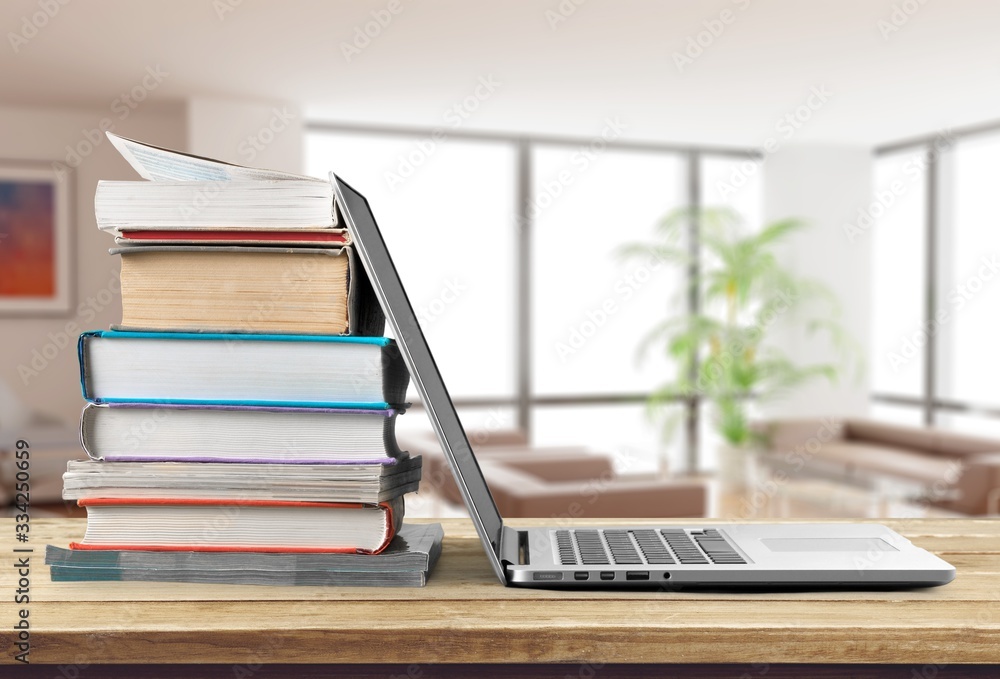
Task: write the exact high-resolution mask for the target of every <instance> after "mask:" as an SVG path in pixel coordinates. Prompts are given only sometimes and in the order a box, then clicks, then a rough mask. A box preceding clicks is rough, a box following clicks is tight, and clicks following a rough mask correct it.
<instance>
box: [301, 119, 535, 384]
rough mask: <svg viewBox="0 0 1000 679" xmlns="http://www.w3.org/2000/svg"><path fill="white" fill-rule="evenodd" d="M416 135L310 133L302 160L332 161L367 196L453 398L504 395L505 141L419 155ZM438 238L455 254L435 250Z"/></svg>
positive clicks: (508, 331)
mask: <svg viewBox="0 0 1000 679" xmlns="http://www.w3.org/2000/svg"><path fill="white" fill-rule="evenodd" d="M424 141H425V140H422V139H421V138H420V137H407V136H401V135H398V136H386V135H367V134H366V135H359V134H356V133H350V134H348V133H326V132H324V133H313V134H311V135H310V137H309V143H308V145H307V158H306V167H307V168H308V172H309V173H310V174H312V175H314V176H320V177H325V176H326V175H327V173H328V172H329V171H330V170H331V169H335V170H336V172H337V173H338V174H339V175H340V176H341V177H343V178H344V180H345V181H347V182H348V183H350V184H351V185H352V186H354V187H355V188H357V189H358V191H360V192H361V193H362V194H364V195H365V197H366V198H368V199H369V201H371V205H372V210H373V211H374V213H375V217H376V219H377V220H378V223H379V227H380V229H381V230H382V233H383V235H384V237H385V240H386V243H387V244H388V246H389V250H390V251H391V252H392V255H393V259H394V261H395V264H396V267H397V268H398V269H399V275H400V277H401V278H402V279H403V280H404V281H405V282H406V291H407V294H408V295H409V296H410V301H411V302H412V303H413V306H414V309H415V310H416V312H417V315H418V317H419V319H420V327H421V328H422V329H423V331H424V334H425V335H426V336H427V342H428V344H429V345H430V347H431V350H432V351H433V352H434V358H435V360H436V361H437V363H438V367H439V368H440V369H441V373H442V375H443V376H444V379H445V382H446V383H447V385H448V389H449V391H450V392H451V395H452V397H453V398H458V399H461V398H464V397H472V398H482V397H502V398H507V399H512V398H514V396H515V387H514V383H515V376H516V375H517V371H516V367H515V351H514V349H515V347H516V331H515V306H514V300H515V275H516V270H515V268H514V255H515V239H516V221H515V220H514V208H515V198H514V179H515V174H514V161H515V156H514V148H513V146H512V145H511V144H505V143H491V142H478V141H476V142H472V141H466V140H457V139H446V140H444V141H437V142H435V145H434V148H433V153H431V154H427V153H426V152H424V151H423V150H422V144H423V143H424ZM423 148H427V147H426V146H424V147H423ZM421 159H422V160H421ZM416 160H420V161H421V162H420V164H419V165H417V166H414V162H413V161H416ZM410 168H412V169H410ZM443 240H447V241H448V242H449V243H450V244H451V245H450V247H451V248H453V249H454V250H455V251H457V252H460V253H461V255H462V256H460V257H449V258H442V257H439V256H436V255H435V251H436V250H437V248H438V247H439V244H440V243H441V242H442V241H443ZM483 356H488V357H489V360H482V357H483ZM409 397H410V398H411V399H415V398H417V395H416V393H415V391H413V390H412V387H411V393H410V396H409Z"/></svg>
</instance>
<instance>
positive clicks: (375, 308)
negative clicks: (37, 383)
mask: <svg viewBox="0 0 1000 679" xmlns="http://www.w3.org/2000/svg"><path fill="white" fill-rule="evenodd" d="M109 137H110V139H111V141H112V143H113V144H114V145H115V147H116V148H117V149H118V150H119V151H120V152H121V153H122V155H123V156H124V157H125V158H126V160H128V161H129V162H130V163H131V164H132V166H133V167H134V168H135V169H136V170H137V171H138V172H139V174H140V175H141V176H142V177H143V178H144V179H145V180H146V181H134V182H101V183H100V184H99V186H98V190H97V195H96V198H95V211H96V214H97V222H98V226H99V227H100V228H102V229H104V230H107V231H110V232H112V233H113V234H114V236H115V241H116V244H117V246H118V247H117V248H115V249H113V250H112V251H111V252H112V253H113V254H116V255H118V256H120V258H121V288H122V292H121V295H122V323H121V324H120V325H118V326H114V327H113V328H112V329H111V330H107V331H93V332H86V333H83V334H82V335H81V336H80V342H79V357H80V378H81V384H82V388H83V396H84V398H85V399H86V400H87V402H88V403H87V405H86V407H85V408H84V411H83V415H82V417H81V429H80V434H81V441H82V444H83V447H84V449H85V450H86V452H87V454H88V456H89V457H90V459H89V460H85V461H79V462H72V463H70V465H69V467H68V469H67V471H66V474H65V475H64V487H63V497H64V498H65V499H69V500H76V501H77V502H78V504H79V505H80V506H82V507H85V508H86V509H87V531H86V535H85V536H84V538H83V539H82V540H81V541H80V542H76V543H72V544H71V545H70V549H69V550H63V549H59V548H56V547H50V549H49V550H48V553H47V561H48V562H49V563H50V565H51V566H52V570H51V572H52V577H53V579H56V580H95V579H98V580H108V579H111V580H157V579H159V580H168V581H185V580H186V581H194V582H234V583H251V584H256V583H268V582H273V583H274V584H300V583H310V584H314V583H319V582H322V583H328V584H379V583H381V584H387V585H401V584H410V585H412V584H423V582H424V581H425V580H426V576H427V572H428V571H429V569H430V567H431V566H432V565H433V561H434V559H435V558H436V557H437V554H438V553H439V552H440V542H441V530H440V526H431V527H426V526H412V527H403V525H402V521H403V514H404V499H403V496H404V494H405V493H408V492H411V491H416V490H417V487H418V484H419V481H420V473H421V460H420V458H419V457H410V456H408V455H407V453H406V452H404V451H401V450H399V447H398V445H397V444H396V439H395V432H394V425H395V420H396V417H397V415H398V414H399V412H400V410H399V409H400V408H401V404H402V403H403V401H404V400H405V394H406V387H407V383H408V381H409V375H408V373H407V371H406V368H405V366H404V364H403V362H402V358H401V356H400V354H399V352H398V350H397V348H396V346H395V343H394V342H393V341H392V340H390V339H387V338H385V337H381V334H382V333H383V332H384V327H385V319H384V317H383V315H382V311H381V309H380V308H379V305H378V303H377V301H376V300H375V298H374V295H373V294H372V290H371V286H370V284H369V282H368V280H367V278H366V276H365V275H364V271H363V270H362V268H361V267H360V265H359V263H358V262H357V260H356V258H355V255H354V253H353V251H352V248H351V245H350V242H349V237H348V235H347V234H346V232H345V231H344V230H343V229H342V228H339V226H338V225H339V222H340V220H339V219H338V214H337V207H336V205H335V201H334V198H333V191H332V186H331V185H330V184H329V183H327V182H324V181H321V180H318V179H312V178H307V177H299V176H296V175H289V174H285V173H279V172H272V171H266V170H257V169H252V168H245V167H241V166H236V165H229V164H226V163H221V162H218V161H213V160H209V159H205V158H198V157H195V156H189V155H186V154H181V153H177V152H173V151H168V150H166V149H160V148H157V147H153V146H149V145H146V144H141V143H139V142H135V141H133V140H129V139H125V138H122V137H118V136H115V135H110V134H109ZM397 536H400V537H397ZM394 538H395V540H394ZM95 552H99V554H94V553H95ZM180 553H183V554H180ZM306 555H308V557H307V556H306ZM374 555H379V556H378V557H375V556H374Z"/></svg>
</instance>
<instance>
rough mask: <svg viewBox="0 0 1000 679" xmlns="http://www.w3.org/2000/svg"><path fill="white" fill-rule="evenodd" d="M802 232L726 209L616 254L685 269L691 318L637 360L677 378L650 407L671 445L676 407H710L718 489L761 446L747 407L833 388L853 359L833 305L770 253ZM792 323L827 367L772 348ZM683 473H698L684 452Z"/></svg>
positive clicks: (667, 329)
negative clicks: (692, 242) (694, 248)
mask: <svg viewBox="0 0 1000 679" xmlns="http://www.w3.org/2000/svg"><path fill="white" fill-rule="evenodd" d="M692 224H693V225H694V226H695V228H696V233H697V236H698V242H699V243H700V248H699V253H698V255H697V256H692V254H691V249H690V247H689V244H688V243H685V242H684V241H685V238H684V236H685V234H688V233H690V226H691V225H692ZM803 228H805V224H804V223H803V222H801V221H799V220H796V219H787V220H782V221H778V222H774V223H772V224H768V225H766V226H764V227H763V228H762V229H760V230H759V231H751V230H750V229H748V228H747V226H746V224H745V223H744V220H743V219H742V218H741V217H740V215H739V214H738V213H737V212H735V211H733V210H730V209H727V208H706V209H702V210H699V211H693V210H690V209H680V210H676V211H674V212H671V213H670V214H668V215H667V216H666V217H665V218H664V219H663V220H661V222H660V223H659V224H658V225H657V228H656V236H655V239H654V240H653V241H651V242H647V243H632V244H628V245H626V246H624V247H623V248H622V249H621V251H620V252H621V255H622V256H623V257H625V258H643V259H644V260H646V261H647V262H648V261H649V260H650V259H653V260H655V261H657V262H660V263H667V264H670V265H673V266H679V267H684V268H685V270H686V271H687V272H688V280H689V282H690V285H691V286H692V289H691V291H690V292H692V293H693V297H694V299H696V300H697V301H698V304H697V305H696V309H695V310H694V312H693V313H689V312H688V310H687V309H685V307H684V305H682V304H676V305H672V306H673V307H674V308H678V309H682V310H683V311H681V312H680V313H677V314H676V315H672V316H670V317H668V318H666V319H665V320H663V321H662V322H660V323H659V324H657V325H656V326H655V327H653V328H652V329H651V331H650V332H649V333H648V335H647V336H646V337H645V339H644V340H643V342H642V345H641V347H640V353H641V354H644V353H646V352H648V351H649V350H651V349H656V350H659V351H661V352H664V353H665V354H666V356H667V358H668V359H669V360H670V362H672V363H673V364H674V365H675V366H676V368H677V370H676V377H674V378H673V379H671V380H669V381H667V382H666V383H664V384H662V385H661V386H660V387H659V388H657V389H656V390H655V391H654V392H653V393H652V395H651V396H650V398H649V401H648V406H649V411H650V414H651V415H653V416H656V417H658V418H659V419H660V420H661V422H662V425H663V427H664V434H665V436H667V437H670V436H672V434H673V431H674V429H675V425H676V423H677V420H678V419H679V418H678V417H677V416H674V417H670V416H664V413H666V412H674V413H676V411H677V409H676V408H667V406H668V405H676V404H677V403H678V402H679V401H681V402H683V401H685V400H687V401H689V402H691V401H693V400H694V399H700V400H704V401H706V402H708V403H709V404H710V408H711V418H712V425H713V427H714V428H715V430H716V432H717V433H718V434H719V436H720V437H721V439H722V441H723V442H724V446H723V449H722V450H720V456H719V457H720V465H719V467H720V468H719V472H720V476H721V478H722V480H723V481H724V482H728V483H730V484H736V485H738V484H741V483H742V482H743V479H744V470H745V468H746V467H745V459H746V457H747V456H746V453H747V452H748V451H750V450H752V449H753V448H754V446H755V444H757V443H759V436H758V435H757V433H756V431H755V429H754V428H753V427H752V426H751V421H750V417H749V408H750V405H751V401H754V400H755V401H757V402H761V401H764V400H767V399H773V398H777V397H780V396H786V395H787V394H788V393H789V392H790V391H791V390H793V389H795V388H796V387H801V386H802V385H805V384H807V383H810V382H813V381H815V380H828V381H830V382H834V381H836V380H837V378H838V375H839V373H840V372H841V370H842V369H844V368H845V367H847V364H848V363H849V362H851V361H852V359H853V357H855V356H857V355H858V354H857V351H856V349H855V346H854V343H853V342H852V341H851V340H850V339H849V338H848V337H847V336H846V334H845V332H844V330H843V328H842V326H841V325H840V323H839V320H838V319H839V315H840V311H839V305H838V303H837V300H836V298H835V297H834V295H833V294H832V293H831V292H830V290H829V289H828V288H826V287H825V286H824V285H822V284H821V283H819V282H817V281H815V280H811V279H809V278H805V277H800V276H797V275H796V274H795V273H794V272H792V271H791V270H790V269H789V268H788V267H786V266H784V265H783V264H782V263H781V261H780V259H779V257H778V256H777V253H776V250H777V249H778V248H779V247H780V246H781V245H782V243H783V242H784V241H785V240H786V239H787V238H788V237H789V236H790V235H792V234H793V233H796V232H797V231H799V230H801V229H803ZM784 322H794V323H797V324H800V327H804V329H805V330H806V331H807V332H808V333H811V334H813V335H814V336H815V335H824V336H825V337H826V338H827V339H829V340H830V346H831V347H833V348H834V353H835V354H836V355H832V356H831V359H830V360H829V361H826V362H820V363H813V364H799V363H796V362H795V361H793V360H792V359H791V358H790V357H789V356H788V354H787V353H786V352H785V351H783V350H782V349H781V348H780V347H779V346H777V345H776V344H775V343H774V342H773V336H774V334H775V331H776V329H777V328H778V327H779V326H781V325H782V323H784ZM688 465H689V467H690V471H692V472H693V471H696V470H697V453H696V451H688Z"/></svg>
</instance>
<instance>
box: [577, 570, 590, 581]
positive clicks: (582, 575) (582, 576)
mask: <svg viewBox="0 0 1000 679" xmlns="http://www.w3.org/2000/svg"><path fill="white" fill-rule="evenodd" d="M573 579H574V580H590V573H588V572H587V571H576V572H575V573H573Z"/></svg>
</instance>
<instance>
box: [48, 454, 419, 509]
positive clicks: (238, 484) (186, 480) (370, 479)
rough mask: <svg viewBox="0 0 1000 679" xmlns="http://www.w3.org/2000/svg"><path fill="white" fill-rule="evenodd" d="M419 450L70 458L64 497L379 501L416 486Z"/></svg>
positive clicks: (365, 502)
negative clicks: (359, 456)
mask: <svg viewBox="0 0 1000 679" xmlns="http://www.w3.org/2000/svg"><path fill="white" fill-rule="evenodd" d="M421 467H422V461H421V458H420V456H419V455H418V456H416V457H412V458H411V457H402V458H400V459H399V460H389V461H388V462H386V463H385V464H358V463H356V464H287V463H281V464H272V463H262V464H261V463H258V464H231V463H228V462H98V461H95V460H73V461H70V462H69V463H68V464H67V466H66V473H65V474H64V475H63V490H62V497H63V499H65V500H85V499H92V498H115V499H127V498H136V497H150V498H161V499H182V498H188V499H193V498H197V499H217V500H237V501H238V500H240V499H243V498H248V497H250V498H255V499H258V500H291V501H299V502H346V503H362V504H378V503H380V502H388V501H389V500H392V499H394V498H397V497H399V496H401V495H403V494H405V493H410V492H416V490H417V489H418V486H419V483H420V475H421Z"/></svg>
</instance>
